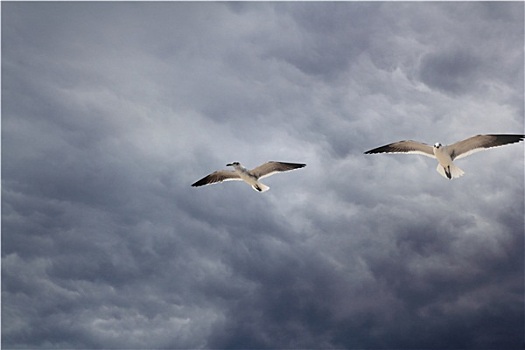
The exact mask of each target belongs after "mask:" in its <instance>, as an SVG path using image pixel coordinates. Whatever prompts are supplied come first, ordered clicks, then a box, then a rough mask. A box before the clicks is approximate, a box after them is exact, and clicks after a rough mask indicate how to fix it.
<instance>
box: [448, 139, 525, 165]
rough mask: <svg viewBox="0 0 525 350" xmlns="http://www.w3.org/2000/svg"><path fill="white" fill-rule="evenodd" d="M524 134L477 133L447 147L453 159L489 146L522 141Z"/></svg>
mask: <svg viewBox="0 0 525 350" xmlns="http://www.w3.org/2000/svg"><path fill="white" fill-rule="evenodd" d="M523 136H524V135H512V134H499V135H476V136H472V137H469V138H468V139H466V140H463V141H459V142H456V143H453V144H451V145H449V146H447V149H448V152H449V154H450V157H451V158H452V160H454V159H460V158H464V157H466V156H468V155H471V154H472V153H475V152H479V151H483V150H485V149H487V148H492V147H497V146H503V145H506V144H509V143H515V142H520V141H522V140H523Z"/></svg>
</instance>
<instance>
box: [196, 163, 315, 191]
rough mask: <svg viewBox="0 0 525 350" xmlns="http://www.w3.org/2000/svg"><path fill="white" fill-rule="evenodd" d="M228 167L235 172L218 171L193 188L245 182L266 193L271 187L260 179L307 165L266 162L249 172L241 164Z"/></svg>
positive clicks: (198, 182)
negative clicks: (228, 182)
mask: <svg viewBox="0 0 525 350" xmlns="http://www.w3.org/2000/svg"><path fill="white" fill-rule="evenodd" d="M226 166H232V167H233V170H217V171H215V172H213V173H211V174H210V175H208V176H205V177H203V178H202V179H200V180H199V181H197V182H195V183H194V184H192V186H193V187H198V186H204V185H211V184H214V183H218V182H223V181H244V182H246V183H247V184H248V185H251V186H252V188H253V189H254V190H256V191H258V192H265V191H268V190H269V189H270V187H268V186H266V185H265V184H263V183H261V182H259V180H260V179H263V178H265V177H268V176H270V175H273V174H275V173H281V172H283V171H288V170H294V169H299V168H303V167H305V166H306V164H299V163H283V162H273V161H270V162H266V163H264V164H261V165H259V166H258V167H257V168H254V169H252V170H248V169H246V168H245V167H243V166H242V165H241V163H239V162H233V163H230V164H226Z"/></svg>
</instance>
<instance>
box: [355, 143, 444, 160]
mask: <svg viewBox="0 0 525 350" xmlns="http://www.w3.org/2000/svg"><path fill="white" fill-rule="evenodd" d="M373 153H414V154H421V155H423V156H427V157H431V158H435V156H434V151H433V149H432V146H429V145H427V144H426V143H422V142H417V141H412V140H406V141H399V142H394V143H390V144H388V145H385V146H381V147H377V148H374V149H371V150H369V151H366V152H365V154H373Z"/></svg>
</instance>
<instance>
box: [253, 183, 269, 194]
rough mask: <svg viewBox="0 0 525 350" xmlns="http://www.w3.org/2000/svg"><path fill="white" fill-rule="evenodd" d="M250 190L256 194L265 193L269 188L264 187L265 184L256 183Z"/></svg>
mask: <svg viewBox="0 0 525 350" xmlns="http://www.w3.org/2000/svg"><path fill="white" fill-rule="evenodd" d="M252 188H253V189H254V190H256V191H257V192H266V191H268V190H269V189H270V186H266V185H265V184H263V183H260V182H258V183H256V184H255V185H252Z"/></svg>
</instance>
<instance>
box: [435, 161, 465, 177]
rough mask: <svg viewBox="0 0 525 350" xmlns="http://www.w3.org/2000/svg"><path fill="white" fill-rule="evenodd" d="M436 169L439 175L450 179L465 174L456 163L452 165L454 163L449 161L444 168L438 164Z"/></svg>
mask: <svg viewBox="0 0 525 350" xmlns="http://www.w3.org/2000/svg"><path fill="white" fill-rule="evenodd" d="M436 170H437V172H438V173H440V174H441V176H443V177H446V178H447V179H450V180H452V179H455V178H457V177H460V176H463V175H465V172H464V171H463V170H461V169H460V168H459V167H457V166H456V165H454V163H451V164H450V165H448V166H447V167H446V168H445V167H443V166H442V165H441V164H438V166H437V168H436Z"/></svg>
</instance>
